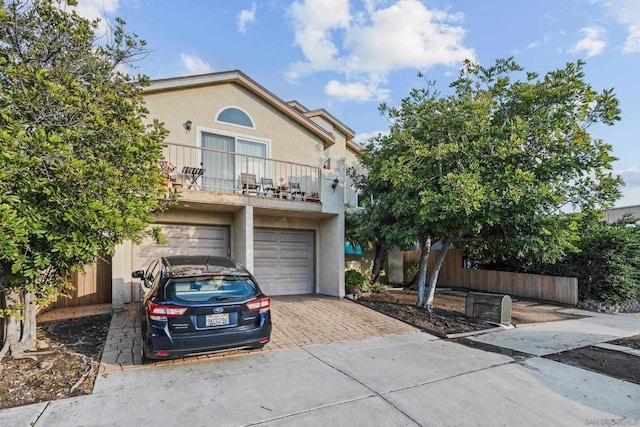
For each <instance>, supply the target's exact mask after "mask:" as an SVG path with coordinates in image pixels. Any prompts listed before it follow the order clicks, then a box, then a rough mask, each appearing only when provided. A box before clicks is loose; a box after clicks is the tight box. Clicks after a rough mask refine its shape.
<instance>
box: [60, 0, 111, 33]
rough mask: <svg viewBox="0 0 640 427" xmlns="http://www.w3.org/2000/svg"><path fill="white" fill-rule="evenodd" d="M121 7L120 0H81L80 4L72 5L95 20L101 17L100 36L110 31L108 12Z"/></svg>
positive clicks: (78, 11) (77, 10) (80, 13)
mask: <svg viewBox="0 0 640 427" xmlns="http://www.w3.org/2000/svg"><path fill="white" fill-rule="evenodd" d="M119 7H120V0H79V1H78V6H72V7H71V8H72V9H75V10H76V12H77V13H78V15H80V16H83V17H85V18H88V19H91V20H94V19H96V18H100V24H99V25H98V33H99V34H98V36H100V35H105V34H108V33H109V20H108V19H107V17H106V14H108V13H114V12H116V11H117V10H118V8H119Z"/></svg>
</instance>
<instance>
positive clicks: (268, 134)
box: [111, 71, 359, 308]
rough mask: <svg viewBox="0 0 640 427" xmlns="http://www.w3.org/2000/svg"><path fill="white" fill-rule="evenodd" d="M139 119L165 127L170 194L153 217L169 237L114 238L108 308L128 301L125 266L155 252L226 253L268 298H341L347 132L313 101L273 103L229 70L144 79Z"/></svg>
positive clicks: (131, 292)
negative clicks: (144, 115) (173, 195)
mask: <svg viewBox="0 0 640 427" xmlns="http://www.w3.org/2000/svg"><path fill="white" fill-rule="evenodd" d="M144 98H145V102H146V105H147V108H148V109H149V115H148V118H149V120H152V119H158V120H160V121H162V122H163V123H164V125H165V127H166V128H167V129H168V130H169V132H170V134H169V136H168V137H167V140H166V147H165V149H164V160H165V162H163V164H162V167H163V169H164V170H165V171H166V172H167V174H168V177H169V178H171V180H172V181H173V182H171V183H170V184H169V185H170V186H171V187H172V188H173V189H177V190H178V191H180V193H181V194H180V200H179V203H178V204H177V205H176V206H173V207H171V208H170V209H168V210H167V211H165V212H162V213H161V214H159V215H158V216H157V218H156V225H158V226H160V227H162V230H163V232H164V234H165V236H166V237H167V238H168V243H167V244H165V245H158V244H156V243H155V242H153V241H152V240H151V239H146V240H144V241H143V242H142V243H141V244H140V245H136V244H133V243H132V242H125V243H123V244H121V245H119V246H118V247H117V248H116V251H115V255H114V256H113V257H112V260H111V281H112V289H111V290H112V301H113V306H114V308H120V307H122V306H123V304H124V303H128V302H132V301H135V300H136V299H137V298H138V288H137V286H138V284H137V283H136V282H135V281H133V280H132V279H131V272H132V271H134V270H138V269H142V268H145V267H146V266H147V265H148V264H149V262H150V261H151V260H153V259H154V258H155V257H157V256H161V255H173V254H189V255H190V254H211V255H228V256H231V257H233V258H235V259H236V260H238V261H239V262H241V263H242V264H244V265H245V266H246V267H247V268H248V269H249V270H250V271H251V272H253V274H254V275H255V276H256V278H257V280H258V281H259V283H260V285H261V287H262V288H263V290H264V291H265V293H267V294H269V295H288V294H313V293H319V294H326V295H332V296H338V297H341V296H344V231H345V230H344V215H345V213H344V212H345V202H346V201H352V200H355V194H354V192H353V190H352V189H351V188H350V187H349V186H348V185H347V186H346V187H347V188H345V181H346V177H345V169H346V165H347V162H353V161H355V153H356V152H357V151H358V149H359V148H358V145H357V144H355V143H354V142H353V141H352V138H353V137H354V133H353V131H352V130H351V129H349V128H348V127H347V126H346V125H344V124H343V123H342V122H340V121H339V120H337V119H336V118H335V117H333V116H332V115H331V114H329V113H328V112H327V111H325V110H324V109H318V110H308V109H307V108H306V107H304V106H303V105H301V104H300V103H298V102H295V101H292V102H284V101H283V100H281V99H280V98H278V97H277V96H276V95H274V94H273V93H271V92H269V91H268V90H267V89H265V88H264V87H262V86H260V85H259V84H258V83H256V82H255V81H253V80H252V79H250V78H249V77H248V76H246V75H245V74H243V73H242V72H240V71H229V72H218V73H211V74H204V75H195V76H187V77H177V78H168V79H162V80H155V81H153V82H152V83H151V85H150V86H149V87H147V88H146V89H145V92H144Z"/></svg>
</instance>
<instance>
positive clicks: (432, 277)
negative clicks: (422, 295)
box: [424, 236, 455, 313]
mask: <svg viewBox="0 0 640 427" xmlns="http://www.w3.org/2000/svg"><path fill="white" fill-rule="evenodd" d="M454 240H455V236H449V237H447V239H446V240H445V241H444V244H443V245H442V249H441V250H440V252H438V257H437V258H436V262H435V264H434V265H433V270H431V273H430V274H429V288H428V289H427V298H426V302H425V305H424V308H425V309H426V310H427V312H428V313H432V312H433V298H434V296H435V293H436V283H438V275H440V269H441V268H442V264H443V263H444V258H445V256H447V251H448V250H449V246H451V244H452V243H453V241H454Z"/></svg>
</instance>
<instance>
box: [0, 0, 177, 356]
mask: <svg viewBox="0 0 640 427" xmlns="http://www.w3.org/2000/svg"><path fill="white" fill-rule="evenodd" d="M74 3H75V2H73V1H71V0H69V1H67V2H66V3H65V2H64V1H53V0H13V1H4V0H0V85H1V86H2V89H1V91H0V144H1V145H2V150H1V152H0V290H1V293H2V306H1V307H0V308H1V310H0V315H1V316H2V317H4V318H5V322H3V323H4V324H5V335H4V338H5V340H4V346H3V349H2V351H1V352H0V358H1V357H2V356H4V354H6V353H7V352H10V353H11V354H12V355H13V356H14V357H17V356H20V355H21V354H22V353H23V352H24V351H26V350H30V349H33V348H34V346H35V326H36V320H35V314H36V309H37V305H38V304H46V303H48V302H50V301H51V299H52V298H53V297H55V296H57V295H58V294H60V293H61V292H64V291H65V289H66V288H68V287H69V285H68V284H66V283H65V280H64V277H65V276H66V275H68V273H69V272H71V271H77V270H80V269H82V268H83V266H84V265H85V264H87V263H90V262H92V261H93V260H94V259H95V257H96V254H98V253H99V251H105V252H106V253H111V252H112V251H113V248H114V246H115V245H116V244H118V243H120V242H122V241H123V240H125V239H133V240H138V239H139V238H140V236H141V235H142V234H143V232H144V230H145V229H146V228H147V226H148V224H149V222H150V221H152V218H151V216H150V215H151V213H152V212H154V211H156V210H159V209H162V207H163V205H164V203H165V201H163V194H164V192H165V188H164V186H163V175H162V173H161V171H160V169H159V168H158V166H157V162H158V160H159V159H160V158H161V156H162V141H163V140H164V137H165V135H166V131H165V130H164V128H163V127H162V125H161V124H159V123H153V125H149V126H147V125H145V124H144V122H143V119H144V117H145V114H146V113H147V111H146V110H145V108H144V105H143V102H142V98H141V90H142V87H143V86H144V85H145V83H146V82H147V79H146V78H145V77H143V76H138V78H136V80H135V81H134V80H133V79H132V78H131V77H129V75H128V74H126V73H122V72H121V71H119V70H121V67H122V66H123V64H125V63H128V62H129V61H132V60H135V59H136V58H137V57H138V55H140V54H141V53H144V42H143V41H141V40H139V39H138V37H137V36H136V35H135V34H131V33H127V32H126V31H125V27H124V22H123V21H121V20H118V21H117V23H116V25H115V26H113V27H112V28H111V29H110V32H109V34H108V35H107V36H106V37H104V38H103V39H99V38H97V37H96V29H97V26H98V22H97V21H89V20H87V19H85V18H83V17H80V16H79V15H77V13H76V12H75V11H73V10H72V9H73V8H68V5H73V4H74Z"/></svg>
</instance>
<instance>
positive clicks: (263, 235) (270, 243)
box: [253, 228, 315, 295]
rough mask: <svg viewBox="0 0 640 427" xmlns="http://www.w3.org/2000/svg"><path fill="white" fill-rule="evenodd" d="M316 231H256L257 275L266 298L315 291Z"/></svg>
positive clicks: (260, 229) (255, 269)
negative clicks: (314, 237)
mask: <svg viewBox="0 0 640 427" xmlns="http://www.w3.org/2000/svg"><path fill="white" fill-rule="evenodd" d="M313 247H314V244H313V231H310V230H278V229H266V228H264V229H263V228H256V229H255V230H254V233H253V249H254V252H253V253H254V257H253V263H254V276H255V277H256V279H257V280H258V283H259V284H260V287H261V288H262V290H263V291H264V293H266V294H267V295H296V294H312V293H314V292H315V281H314V271H315V266H314V251H313Z"/></svg>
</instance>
